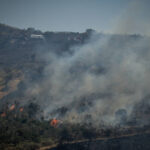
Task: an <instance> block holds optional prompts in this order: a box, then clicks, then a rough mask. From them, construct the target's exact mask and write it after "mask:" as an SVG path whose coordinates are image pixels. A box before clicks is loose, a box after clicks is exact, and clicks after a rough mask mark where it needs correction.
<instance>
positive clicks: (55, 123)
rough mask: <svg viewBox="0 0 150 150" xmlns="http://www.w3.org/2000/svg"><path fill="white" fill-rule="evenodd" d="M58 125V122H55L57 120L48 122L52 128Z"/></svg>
mask: <svg viewBox="0 0 150 150" xmlns="http://www.w3.org/2000/svg"><path fill="white" fill-rule="evenodd" d="M58 123H59V120H57V119H53V120H52V121H51V122H50V124H51V126H53V127H56V126H57V125H58Z"/></svg>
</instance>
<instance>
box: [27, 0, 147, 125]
mask: <svg viewBox="0 0 150 150" xmlns="http://www.w3.org/2000/svg"><path fill="white" fill-rule="evenodd" d="M145 2H146V3H145ZM147 3H149V2H148V1H146V0H144V1H139V0H137V1H133V2H132V3H131V6H130V7H129V9H128V10H127V13H126V14H125V17H123V19H121V20H120V21H119V25H118V26H117V30H115V32H116V33H142V34H147V33H148V29H147V25H148V24H149V20H148V21H145V20H142V19H141V18H142V17H143V16H144V18H147V17H149V11H148V10H147V7H148V6H147V5H146V4H147ZM149 6H150V5H149ZM145 8H146V11H143V10H145ZM143 12H144V13H143ZM149 18H150V17H149ZM141 24H142V27H141ZM149 43H150V38H149V37H146V36H137V35H119V34H118V35H117V34H116V35H103V34H99V33H96V32H95V33H93V35H92V36H91V38H90V40H89V41H88V42H87V43H86V44H84V45H82V46H76V47H72V51H73V53H71V54H70V53H65V55H63V56H58V55H57V54H55V52H54V51H53V52H52V51H49V52H46V54H42V53H41V54H40V56H41V58H42V59H44V61H46V62H47V63H46V66H45V68H44V78H43V79H41V81H39V82H37V83H34V84H33V85H32V86H30V88H29V89H28V91H27V94H28V95H31V96H34V97H36V99H37V101H38V103H39V104H40V105H41V107H42V108H43V110H44V116H45V118H52V117H58V118H60V119H62V120H67V121H69V122H75V123H78V122H79V123H84V122H91V121H92V122H93V123H94V124H95V125H98V124H103V123H104V124H108V125H109V124H112V125H113V124H116V123H117V120H116V114H117V112H123V114H126V115H127V119H130V117H131V115H132V114H133V111H134V108H135V106H136V105H137V104H138V103H142V101H143V99H145V97H148V96H149V89H150V80H149V76H150V59H149V58H150V45H149ZM147 101H148V103H149V100H147ZM121 110H123V111H121Z"/></svg>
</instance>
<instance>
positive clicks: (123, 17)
mask: <svg viewBox="0 0 150 150" xmlns="http://www.w3.org/2000/svg"><path fill="white" fill-rule="evenodd" d="M149 9H150V1H149V0H132V1H131V2H130V3H129V6H128V8H127V9H125V10H123V12H122V13H121V14H120V15H119V17H118V19H116V20H117V21H116V22H114V29H113V32H114V33H122V34H142V35H148V36H149V35H150V30H149V26H150V11H149Z"/></svg>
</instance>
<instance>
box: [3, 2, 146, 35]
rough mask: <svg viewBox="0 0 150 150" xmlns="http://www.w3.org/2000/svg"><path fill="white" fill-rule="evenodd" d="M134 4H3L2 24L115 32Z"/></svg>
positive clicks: (49, 28) (41, 28)
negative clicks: (120, 19)
mask: <svg viewBox="0 0 150 150" xmlns="http://www.w3.org/2000/svg"><path fill="white" fill-rule="evenodd" d="M131 1H134V0H0V23H4V24H7V25H11V26H14V27H19V28H28V27H34V28H35V29H39V30H42V31H74V32H84V31H85V30H86V29H88V28H92V29H95V30H97V31H100V32H101V31H102V32H112V30H114V26H115V25H116V22H118V18H119V17H120V16H121V14H123V13H124V12H125V11H126V10H127V9H128V7H129V5H130V3H131ZM135 1H136V0H135ZM137 1H139V0H137ZM144 1H146V0H144ZM147 1H148V0H147ZM135 15H136V14H135ZM127 18H128V17H127ZM131 20H133V19H132V18H131Z"/></svg>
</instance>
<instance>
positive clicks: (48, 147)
mask: <svg viewBox="0 0 150 150" xmlns="http://www.w3.org/2000/svg"><path fill="white" fill-rule="evenodd" d="M148 133H150V131H146V132H144V133H133V134H127V135H121V136H115V137H109V138H107V137H99V138H95V139H92V140H89V139H84V140H76V141H71V142H64V143H63V144H75V143H76V144H79V143H84V142H89V141H90V142H91V141H105V140H113V139H118V138H124V137H131V136H136V135H141V134H148ZM57 146H58V144H54V145H50V146H43V147H41V148H40V149H39V150H47V149H52V148H55V147H57Z"/></svg>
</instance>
